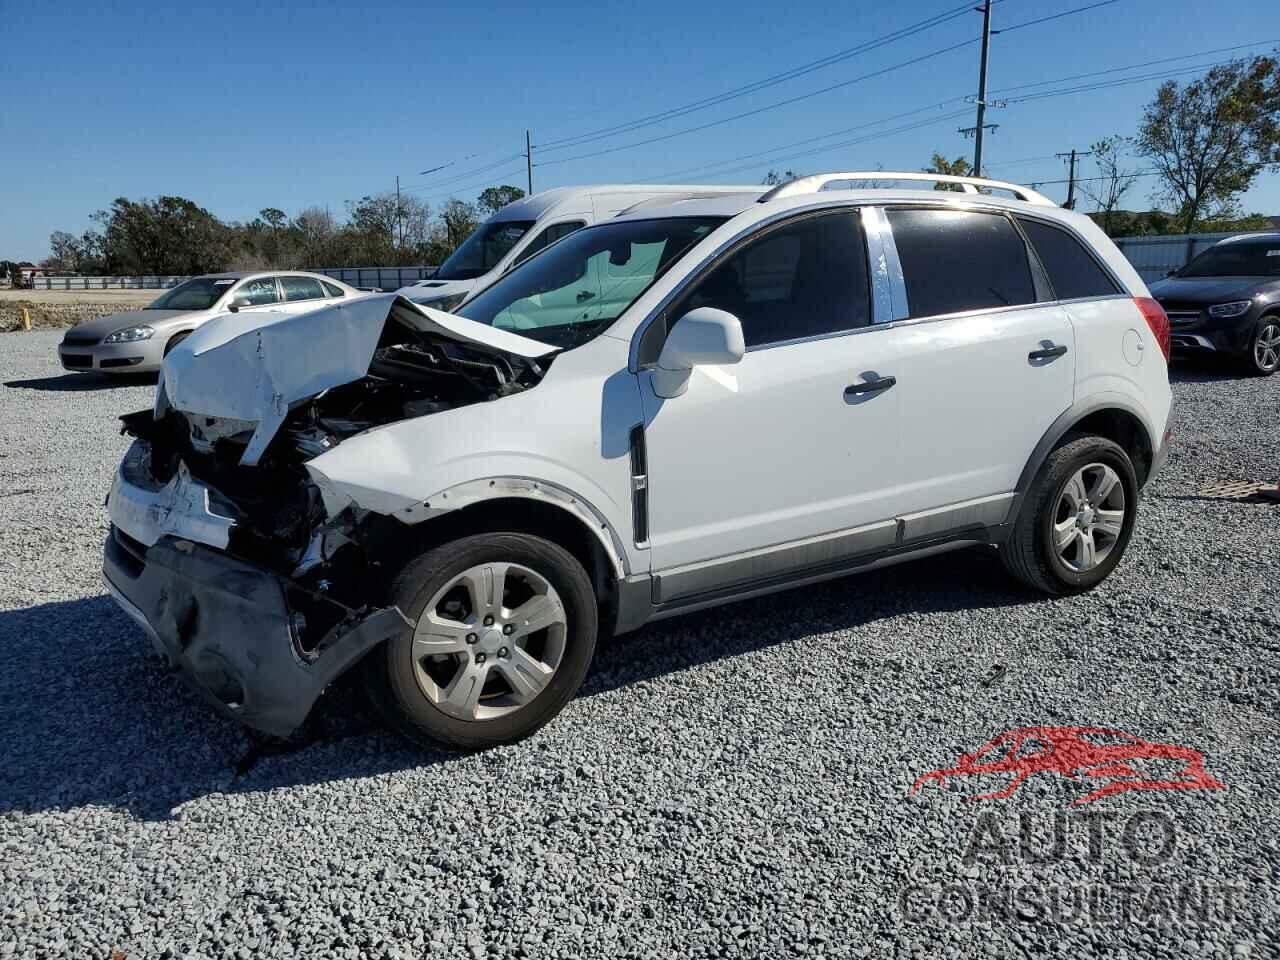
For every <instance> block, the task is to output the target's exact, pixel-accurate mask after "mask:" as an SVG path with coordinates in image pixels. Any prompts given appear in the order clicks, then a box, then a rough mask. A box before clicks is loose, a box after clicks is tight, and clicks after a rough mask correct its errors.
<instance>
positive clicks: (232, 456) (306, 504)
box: [121, 321, 551, 649]
mask: <svg viewBox="0 0 1280 960" xmlns="http://www.w3.org/2000/svg"><path fill="white" fill-rule="evenodd" d="M550 360H551V358H549V357H548V358H540V359H531V358H527V357H521V356H517V355H514V354H509V353H507V352H505V351H502V350H500V349H498V348H490V347H488V346H487V345H484V344H471V343H460V342H457V341H455V340H451V339H447V338H445V337H442V336H439V335H436V334H433V333H430V332H424V331H420V330H413V329H410V328H408V327H407V326H405V325H403V324H400V323H396V322H394V321H389V322H388V323H387V325H386V327H385V328H384V329H383V331H382V335H381V338H380V340H379V343H378V345H377V348H376V349H375V350H374V352H373V357H372V360H371V361H370V364H369V368H368V372H367V374H366V375H365V376H364V377H361V378H360V379H357V380H353V381H351V382H349V383H343V384H340V385H338V386H334V387H330V388H328V389H325V390H322V391H321V392H320V393H318V394H316V395H315V396H312V397H309V398H307V399H304V400H300V401H297V402H296V403H294V404H291V405H290V407H289V410H288V412H287V414H286V415H285V418H284V420H283V423H282V424H281V426H280V429H279V430H277V431H276V432H275V435H274V436H273V437H272V438H271V440H270V442H269V444H268V445H267V447H266V449H265V451H264V453H263V455H262V456H261V457H260V458H258V459H257V462H256V463H253V464H245V463H244V462H242V457H243V454H244V451H245V448H246V446H247V445H248V444H249V442H250V439H251V437H252V436H253V435H254V431H255V429H256V427H257V423H256V422H255V421H252V420H238V419H233V418H226V417H211V416H203V415H200V414H198V413H191V412H183V411H179V410H175V409H173V408H172V407H171V406H168V405H166V404H158V405H157V410H160V411H161V414H160V416H158V417H157V416H156V415H155V413H154V412H153V411H152V410H142V411H138V412H136V413H131V414H128V415H126V416H124V417H122V418H121V421H122V423H123V430H122V432H123V433H126V434H128V435H130V436H133V437H135V438H137V439H138V440H139V441H140V442H141V444H142V446H144V447H145V450H144V451H143V453H144V456H140V457H136V458H133V460H132V466H131V467H129V464H130V462H131V461H130V460H128V459H127V460H126V468H131V469H132V470H133V471H135V472H137V473H145V476H139V477H137V478H136V479H137V480H138V481H139V482H144V483H146V484H148V485H149V486H152V487H164V486H165V485H167V484H170V483H171V481H173V480H174V478H175V477H177V476H178V475H179V473H180V471H185V472H186V473H187V474H189V475H190V477H192V478H195V479H196V480H198V481H199V482H200V483H201V484H203V485H204V486H205V487H207V488H208V497H209V506H210V509H211V510H213V511H214V512H216V513H218V514H221V515H223V516H226V517H228V518H230V519H231V520H232V521H233V523H234V525H233V526H232V528H231V532H230V535H229V540H228V542H227V546H226V550H227V552H228V553H229V554H230V555H231V556H233V557H238V558H241V559H243V560H246V561H249V562H251V563H254V564H257V565H260V566H262V567H264V568H266V569H267V570H270V571H273V572H274V573H275V574H277V575H278V576H280V577H281V578H282V579H285V580H287V582H288V583H289V584H290V587H289V592H290V593H297V594H299V595H298V596H294V597H290V598H289V599H290V606H291V607H294V608H295V609H297V610H303V611H306V618H307V619H311V620H314V621H316V622H315V623H313V624H312V625H311V628H308V629H306V630H305V633H306V634H307V635H308V639H309V641H310V643H311V644H315V643H317V642H318V638H320V637H323V636H324V635H325V634H327V633H329V632H330V630H331V628H333V627H334V626H335V625H337V624H339V623H340V622H341V621H343V620H344V619H347V618H350V617H352V616H354V615H356V614H357V613H358V612H359V609H360V608H362V607H363V606H364V605H365V604H367V602H368V598H369V597H371V596H376V595H377V592H378V591H377V585H378V582H379V574H378V569H379V567H380V565H381V563H382V562H383V561H384V559H385V556H386V554H385V551H384V550H383V549H382V547H383V545H384V544H385V543H386V542H387V541H388V540H389V539H390V538H393V537H394V536H395V535H396V534H397V533H400V534H402V532H403V531H402V530H400V531H397V530H396V529H395V528H396V527H398V526H400V524H399V521H396V520H393V519H391V518H389V517H386V516H384V515H381V514H376V513H373V512H370V511H366V510H362V509H361V508H359V507H358V506H357V505H355V504H351V505H349V506H347V507H346V508H344V509H343V510H342V511H341V513H340V514H338V515H337V516H328V515H327V512H326V509H325V505H324V502H323V499H322V497H321V493H320V490H319V489H318V488H317V486H316V485H315V484H314V482H313V481H312V480H311V478H310V475H309V474H308V472H307V470H306V469H305V467H304V464H305V463H306V461H308V460H311V459H313V458H314V457H317V456H319V455H321V454H323V453H326V452H327V451H329V450H332V449H333V448H334V447H336V446H337V445H339V444H340V443H342V442H343V441H344V440H345V439H347V438H349V437H352V436H355V435H356V434H359V433H363V432H364V431H366V430H370V429H372V428H374V427H378V426H381V425H384V424H389V423H395V422H397V421H401V420H408V419H412V418H416V417H422V416H429V415H431V414H434V413H439V412H441V411H444V410H450V409H453V408H456V407H460V406H466V405H469V404H473V403H484V402H490V401H494V400H498V399H500V398H502V397H504V396H509V395H511V394H515V393H520V392H523V391H525V390H529V389H531V388H532V387H534V386H536V385H537V384H538V383H539V382H540V381H541V380H542V377H543V376H544V374H545V372H546V370H547V368H548V366H549V364H550ZM299 639H300V646H301V647H302V648H304V649H305V648H306V647H307V646H308V643H307V642H306V641H304V640H302V638H299Z"/></svg>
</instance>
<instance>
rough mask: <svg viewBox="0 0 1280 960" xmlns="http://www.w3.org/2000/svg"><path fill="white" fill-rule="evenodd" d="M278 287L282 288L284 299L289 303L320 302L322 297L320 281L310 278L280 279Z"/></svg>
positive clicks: (322, 289) (322, 290)
mask: <svg viewBox="0 0 1280 960" xmlns="http://www.w3.org/2000/svg"><path fill="white" fill-rule="evenodd" d="M280 285H281V286H282V287H284V298H285V300H286V301H287V302H289V303H292V302H293V301H295V300H320V299H323V297H324V288H323V287H321V286H320V281H319V280H314V279H312V278H311V277H281V278H280Z"/></svg>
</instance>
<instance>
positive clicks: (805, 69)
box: [537, 3, 969, 150]
mask: <svg viewBox="0 0 1280 960" xmlns="http://www.w3.org/2000/svg"><path fill="white" fill-rule="evenodd" d="M968 10H969V4H968V3H965V4H962V5H960V6H958V7H953V8H951V9H949V10H944V11H943V12H942V13H939V14H935V15H934V16H932V17H928V18H926V19H925V20H921V21H919V22H917V23H913V24H910V25H908V26H906V27H901V28H899V29H898V30H894V31H892V32H890V33H887V34H885V35H884V36H881V37H877V38H875V39H874V40H867V41H865V42H863V43H860V44H857V45H855V46H853V47H849V48H847V49H845V50H840V51H838V52H836V53H833V54H831V55H829V56H826V57H822V58H821V59H818V60H811V61H810V62H808V63H805V64H801V65H800V66H798V67H793V68H791V69H790V70H784V71H782V72H781V73H776V74H773V75H772V76H769V77H765V78H764V79H763V80H756V81H754V82H752V83H748V84H745V85H743V86H741V87H735V88H734V89H732V90H728V91H726V92H724V93H721V94H717V95H715V96H712V97H704V98H703V99H701V100H694V101H692V102H690V103H686V104H683V105H681V106H678V107H671V108H669V109H666V110H660V111H658V112H657V113H652V114H649V115H648V116H644V117H638V118H636V119H635V120H629V121H626V122H625V123H620V124H615V125H613V126H609V127H602V128H601V129H598V130H591V131H588V132H586V133H581V134H576V135H574V136H569V137H560V138H558V139H556V140H548V141H547V142H546V143H541V144H538V145H537V146H538V149H539V150H562V149H566V148H569V147H575V146H580V145H582V144H584V143H590V142H592V141H595V140H601V139H604V138H605V137H610V136H613V135H614V134H618V133H627V132H630V131H631V130H635V129H638V128H639V127H644V126H650V125H652V124H655V123H661V122H662V121H664V120H670V119H673V118H675V117H679V116H684V115H685V114H687V113H694V112H696V111H698V110H705V109H707V108H708V107H713V106H717V105H719V104H721V103H725V102H727V101H729V100H735V99H737V98H739V97H744V96H746V95H748V94H751V93H755V92H757V91H759V90H764V89H766V88H767V87H772V86H776V85H777V84H779V83H785V82H786V81H788V80H794V79H796V78H798V77H802V76H807V75H808V74H810V73H813V72H815V71H817V70H821V69H822V68H823V67H828V66H831V65H832V64H836V63H840V62H842V61H844V60H848V59H850V58H851V57H856V56H858V55H860V54H863V53H867V52H869V51H871V50H875V49H878V48H879V47H882V46H887V45H888V44H890V43H895V42H897V41H898V40H905V39H907V38H908V37H912V36H915V35H916V34H918V33H923V32H924V31H925V30H928V29H931V28H932V27H936V26H939V25H941V24H943V23H946V22H948V21H950V20H954V19H955V18H957V17H961V16H963V15H964V14H965V13H967V12H968Z"/></svg>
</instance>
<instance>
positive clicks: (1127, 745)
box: [911, 727, 1226, 806]
mask: <svg viewBox="0 0 1280 960" xmlns="http://www.w3.org/2000/svg"><path fill="white" fill-rule="evenodd" d="M1170 767H1172V768H1171V769H1170ZM1159 768H1163V769H1159ZM1033 773H1056V774H1060V775H1061V776H1064V777H1068V778H1069V779H1071V780H1080V779H1082V778H1085V777H1088V778H1100V779H1105V780H1106V781H1107V782H1106V783H1104V784H1103V785H1102V786H1100V787H1098V788H1097V789H1095V790H1093V791H1092V792H1090V793H1087V794H1085V795H1084V796H1083V797H1080V798H1079V799H1078V800H1075V801H1073V802H1072V806H1078V805H1079V804H1082V803H1088V802H1089V801H1090V800H1097V799H1099V798H1100V797H1109V796H1111V795H1112V794H1116V793H1125V792H1127V791H1129V790H1224V789H1226V785H1225V784H1224V783H1222V781H1220V780H1218V779H1217V778H1216V777H1214V776H1212V775H1211V774H1209V773H1206V772H1205V769H1204V754H1203V753H1201V752H1200V751H1199V750H1192V749H1190V748H1188V747H1179V746H1175V745H1173V744H1171V743H1152V742H1150V741H1149V740H1140V739H1139V738H1137V737H1135V736H1133V735H1132V734H1128V733H1124V732H1122V731H1120V730H1108V729H1106V728H1105V727H1017V728H1015V729H1013V730H1006V731H1005V732H1004V733H1002V734H1000V735H999V736H996V737H992V738H991V739H990V740H988V741H987V742H986V743H984V744H983V745H982V746H981V747H979V748H978V749H977V750H975V751H974V752H973V753H965V754H961V756H960V759H959V761H958V762H957V763H956V765H955V766H954V767H950V768H943V769H939V770H931V771H929V772H928V773H926V774H925V775H924V776H922V777H921V778H920V779H919V780H917V781H916V782H915V783H914V784H913V785H912V787H911V793H913V794H914V793H915V792H916V791H917V790H919V789H920V787H921V786H923V785H924V784H925V783H928V782H929V781H930V780H937V781H938V782H939V783H942V784H945V783H946V780H947V777H962V776H975V775H978V774H1011V775H1012V776H1013V779H1012V780H1011V781H1010V783H1009V784H1008V786H1006V787H1005V788H1004V789H1003V790H996V791H994V792H993V793H981V794H978V795H977V796H972V797H969V799H970V800H996V799H1003V798H1004V797H1008V796H1012V795H1013V792H1014V791H1015V790H1017V789H1018V787H1019V785H1020V784H1021V783H1022V781H1023V780H1025V779H1027V777H1029V776H1031V775H1032V774H1033ZM1170 774H1171V775H1170Z"/></svg>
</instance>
